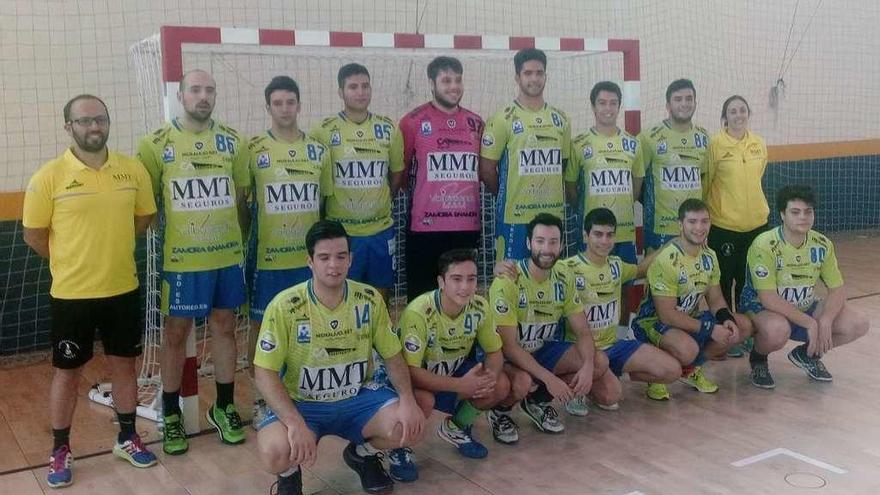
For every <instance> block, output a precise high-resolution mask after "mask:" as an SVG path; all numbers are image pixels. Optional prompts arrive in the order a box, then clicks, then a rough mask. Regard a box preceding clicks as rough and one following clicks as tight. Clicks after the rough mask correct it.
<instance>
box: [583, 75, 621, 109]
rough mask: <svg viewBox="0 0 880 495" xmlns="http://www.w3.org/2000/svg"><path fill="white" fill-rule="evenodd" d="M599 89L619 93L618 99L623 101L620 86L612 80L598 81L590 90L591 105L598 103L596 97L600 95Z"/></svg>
mask: <svg viewBox="0 0 880 495" xmlns="http://www.w3.org/2000/svg"><path fill="white" fill-rule="evenodd" d="M599 91H607V92H609V93H614V94H616V95H617V101H618V102H620V103H622V101H621V100H623V93H621V92H620V86H618V85H617V83H613V82H611V81H601V82H597V83H596V85H595V86H593V89H591V90H590V105H593V106H595V105H596V98H598V97H599Z"/></svg>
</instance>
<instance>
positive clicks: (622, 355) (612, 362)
mask: <svg viewBox="0 0 880 495" xmlns="http://www.w3.org/2000/svg"><path fill="white" fill-rule="evenodd" d="M642 345H643V344H642V342H639V341H638V340H618V341H617V342H615V343H614V345H612V346H611V347H609V348H608V349H605V350H604V351H602V352H604V353H605V355H606V356H608V367H609V368H611V371H612V372H613V373H614V374H615V375H617V376H621V375H623V367H624V366H626V362H627V361H629V358H631V357H632V355H633V354H635V352H636V351H637V350H638V349H639V347H641V346H642Z"/></svg>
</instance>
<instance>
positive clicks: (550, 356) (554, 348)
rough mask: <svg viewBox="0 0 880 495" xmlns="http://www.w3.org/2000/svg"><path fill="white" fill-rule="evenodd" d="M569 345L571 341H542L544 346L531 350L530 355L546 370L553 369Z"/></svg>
mask: <svg viewBox="0 0 880 495" xmlns="http://www.w3.org/2000/svg"><path fill="white" fill-rule="evenodd" d="M571 346H572V343H571V342H556V341H551V342H544V346H543V347H541V348H540V349H538V350H537V351H535V352H533V353H532V357H533V358H535V361H537V362H538V364H540V365H541V366H543V367H544V368H545V369H546V370H547V371H553V368H556V365H557V364H559V360H560V359H562V356H563V355H564V354H565V352H566V351H567V350H569V349H570V348H571Z"/></svg>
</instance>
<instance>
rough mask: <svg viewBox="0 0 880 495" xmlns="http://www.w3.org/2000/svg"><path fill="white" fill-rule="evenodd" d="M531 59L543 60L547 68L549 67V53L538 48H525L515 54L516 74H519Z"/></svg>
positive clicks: (514, 65)
mask: <svg viewBox="0 0 880 495" xmlns="http://www.w3.org/2000/svg"><path fill="white" fill-rule="evenodd" d="M529 60H537V61H538V62H541V65H543V66H544V69H545V70H546V69H547V54H545V53H544V52H543V51H541V50H538V49H537V48H523V49H522V50H520V51H518V52H516V55H514V56H513V68H514V69H515V70H516V75H519V73H520V72H521V71H522V68H523V65H525V64H526V62H528V61H529Z"/></svg>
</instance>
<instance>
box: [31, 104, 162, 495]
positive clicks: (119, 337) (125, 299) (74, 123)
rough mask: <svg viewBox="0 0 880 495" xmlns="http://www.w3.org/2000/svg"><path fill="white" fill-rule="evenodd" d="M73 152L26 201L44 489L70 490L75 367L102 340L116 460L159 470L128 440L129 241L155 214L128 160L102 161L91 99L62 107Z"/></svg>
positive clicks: (131, 382) (131, 345)
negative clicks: (41, 296) (40, 344)
mask: <svg viewBox="0 0 880 495" xmlns="http://www.w3.org/2000/svg"><path fill="white" fill-rule="evenodd" d="M64 130H65V131H67V134H69V135H70V137H71V138H73V144H72V145H71V146H70V147H69V148H68V149H67V150H66V151H65V152H64V153H63V154H61V156H59V157H58V158H55V159H54V160H52V161H50V162H48V163H46V164H45V165H43V166H42V167H40V169H39V170H37V172H36V173H35V174H34V176H33V177H32V178H31V181H30V183H29V184H28V187H27V191H26V192H25V197H24V214H23V218H22V223H23V224H24V240H25V242H26V243H27V245H28V246H30V247H31V248H32V249H33V250H34V251H36V252H37V254H39V255H40V256H42V257H44V258H47V259H48V260H49V270H50V272H51V273H52V287H51V289H50V291H49V308H50V317H51V321H52V323H51V326H52V329H51V333H50V341H51V344H52V366H53V367H54V368H55V372H54V375H53V377H52V385H51V388H50V391H49V416H50V420H51V422H52V436H53V439H54V446H53V448H52V456H51V457H50V458H49V475H48V478H47V483H48V485H49V486H50V487H52V488H59V487H62V486H67V485H69V484H71V483H72V482H73V473H72V471H71V469H72V467H73V456H72V454H71V451H70V424H71V422H72V420H73V411H74V409H75V408H76V396H77V394H78V393H79V377H80V375H81V372H82V367H83V365H85V364H86V363H87V362H88V361H89V360H90V359H91V358H92V352H93V349H92V348H93V343H94V340H95V330H96V329H98V330H100V331H101V341H102V342H103V344H104V354H105V355H106V356H107V362H108V364H109V366H110V370H111V375H112V383H113V402H114V405H115V408H116V417H117V419H118V421H119V429H120V432H119V435H118V436H117V439H116V444H115V445H114V446H113V453H114V454H115V455H117V456H119V457H121V458H123V459H125V460H126V461H128V462H130V463H131V464H132V465H134V466H135V467H140V468H146V467H150V466H152V465H154V464H156V457H155V456H154V455H153V454H152V453H151V452H150V451H149V450H147V448H146V447H145V446H144V444H143V442H142V441H141V438H140V437H139V436H138V434H137V432H136V430H135V424H134V423H135V410H136V407H137V373H136V371H135V358H136V357H137V356H139V355H140V354H141V348H142V347H141V333H142V332H141V330H142V319H141V311H140V296H139V292H138V279H137V268H136V267H135V261H134V244H135V235H142V234H143V233H144V232H145V231H146V230H147V226H148V225H149V224H150V221H151V220H152V218H153V215H154V214H155V213H156V204H155V203H154V202H153V192H152V189H151V188H150V178H149V176H148V175H147V172H146V171H145V170H144V168H143V167H142V166H141V165H140V164H139V163H138V162H137V161H136V160H134V159H132V158H130V157H127V156H123V155H120V154H118V153H115V152H112V151H109V150H108V149H107V138H108V137H109V136H110V117H109V114H108V112H107V106H106V105H105V104H104V102H103V101H101V100H100V99H99V98H98V97H96V96H92V95H79V96H76V97H74V98H73V99H71V100H70V101H69V102H68V103H67V104H66V105H65V106H64Z"/></svg>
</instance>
